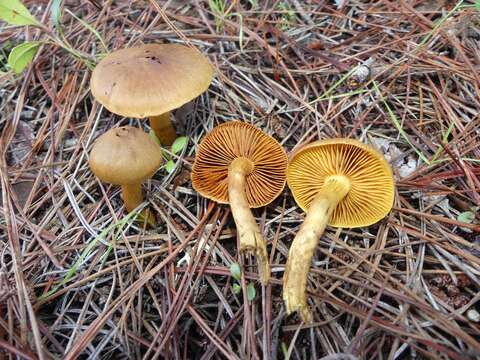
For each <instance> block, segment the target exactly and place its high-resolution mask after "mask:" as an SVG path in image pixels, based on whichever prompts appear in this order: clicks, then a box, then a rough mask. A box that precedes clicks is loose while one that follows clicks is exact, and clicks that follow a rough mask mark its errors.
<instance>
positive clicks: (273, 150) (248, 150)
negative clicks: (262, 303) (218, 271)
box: [192, 121, 288, 284]
mask: <svg viewBox="0 0 480 360" xmlns="http://www.w3.org/2000/svg"><path fill="white" fill-rule="evenodd" d="M287 161H288V159H287V155H286V154H285V151H284V150H283V148H282V147H281V146H280V144H279V143H278V142H277V141H276V140H275V139H273V138H272V137H270V136H268V135H266V134H264V133H263V132H261V131H260V130H258V129H257V128H255V127H254V126H252V125H249V124H246V123H243V122H239V121H230V122H227V123H225V124H222V125H219V126H217V127H216V128H214V129H213V130H212V131H211V132H210V133H209V134H208V135H207V136H206V137H205V138H204V139H203V141H202V142H201V144H200V145H199V148H198V151H197V155H196V157H195V162H194V163H193V168H192V185H193V188H194V189H195V190H196V191H198V192H199V193H200V194H201V195H202V196H204V197H206V198H208V199H212V200H214V201H217V202H219V203H222V204H228V203H229V204H230V207H231V210H232V215H233V218H234V220H235V224H236V226H237V233H238V237H239V243H240V252H241V253H243V252H247V251H248V252H253V253H254V254H255V255H256V257H257V261H258V264H259V266H258V268H259V273H260V280H261V282H262V283H263V284H267V283H268V280H269V278H270V266H269V264H268V256H267V247H266V243H265V240H264V239H263V237H262V235H261V234H260V229H259V227H258V225H257V223H256V222H255V218H254V217H253V215H252V212H251V210H250V208H258V207H261V206H265V205H268V204H270V203H271V202H272V201H273V200H274V199H275V198H276V197H277V196H278V195H279V194H280V192H282V190H283V188H284V187H285V181H286V173H287Z"/></svg>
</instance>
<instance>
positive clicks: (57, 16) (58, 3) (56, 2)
mask: <svg viewBox="0 0 480 360" xmlns="http://www.w3.org/2000/svg"><path fill="white" fill-rule="evenodd" d="M61 7H62V0H53V1H52V7H51V9H50V19H51V20H52V23H53V24H54V25H55V27H56V28H58V27H60V20H61V19H62V12H61Z"/></svg>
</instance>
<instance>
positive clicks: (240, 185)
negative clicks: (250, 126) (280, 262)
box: [228, 158, 270, 285]
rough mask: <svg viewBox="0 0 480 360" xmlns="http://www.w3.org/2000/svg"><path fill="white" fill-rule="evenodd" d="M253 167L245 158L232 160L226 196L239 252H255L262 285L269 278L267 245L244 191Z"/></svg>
mask: <svg viewBox="0 0 480 360" xmlns="http://www.w3.org/2000/svg"><path fill="white" fill-rule="evenodd" d="M253 169H254V165H253V163H252V162H251V161H250V160H248V159H246V158H237V159H235V160H234V161H232V163H231V164H230V167H229V168H228V197H229V202H230V207H231V209H232V215H233V219H234V220H235V225H236V226H237V233H238V238H239V243H240V252H241V253H245V252H252V253H254V254H255V256H256V258H257V262H258V272H259V275H260V281H261V283H262V284H263V285H266V284H267V283H268V280H269V279H270V265H269V264H268V255H267V245H266V243H265V240H264V239H263V237H262V234H261V233H260V229H259V227H258V225H257V223H256V222H255V218H254V217H253V215H252V211H251V210H250V207H249V205H248V201H247V194H246V192H245V187H246V181H247V178H246V177H247V175H248V174H250V173H251V172H252V171H253Z"/></svg>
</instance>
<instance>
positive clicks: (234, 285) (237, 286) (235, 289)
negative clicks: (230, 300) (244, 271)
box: [232, 283, 242, 295]
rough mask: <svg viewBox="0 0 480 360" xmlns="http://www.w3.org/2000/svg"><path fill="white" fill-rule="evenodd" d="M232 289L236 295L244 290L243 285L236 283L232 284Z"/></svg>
mask: <svg viewBox="0 0 480 360" xmlns="http://www.w3.org/2000/svg"><path fill="white" fill-rule="evenodd" d="M232 291H233V293H234V294H235V295H238V294H240V292H241V291H242V287H241V286H240V285H239V284H237V283H235V284H233V286H232Z"/></svg>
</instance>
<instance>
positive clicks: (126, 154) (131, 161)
mask: <svg viewBox="0 0 480 360" xmlns="http://www.w3.org/2000/svg"><path fill="white" fill-rule="evenodd" d="M89 164H90V168H91V169H92V171H93V172H94V174H95V175H96V176H97V177H98V178H99V179H100V180H102V181H104V182H106V183H109V184H114V185H126V184H138V183H141V182H143V181H144V180H146V179H149V178H150V177H151V176H152V175H153V174H154V173H155V172H156V171H157V169H158V168H159V167H160V165H161V164H162V151H161V149H160V147H159V146H158V144H157V143H156V142H155V140H153V139H152V138H151V137H150V136H148V135H147V134H146V133H145V132H143V131H142V130H140V129H137V128H134V127H131V126H123V127H119V128H114V129H110V130H109V131H107V132H106V133H104V134H102V135H101V136H100V137H99V138H98V139H97V140H96V141H95V144H94V145H93V148H92V151H91V153H90V160H89Z"/></svg>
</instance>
